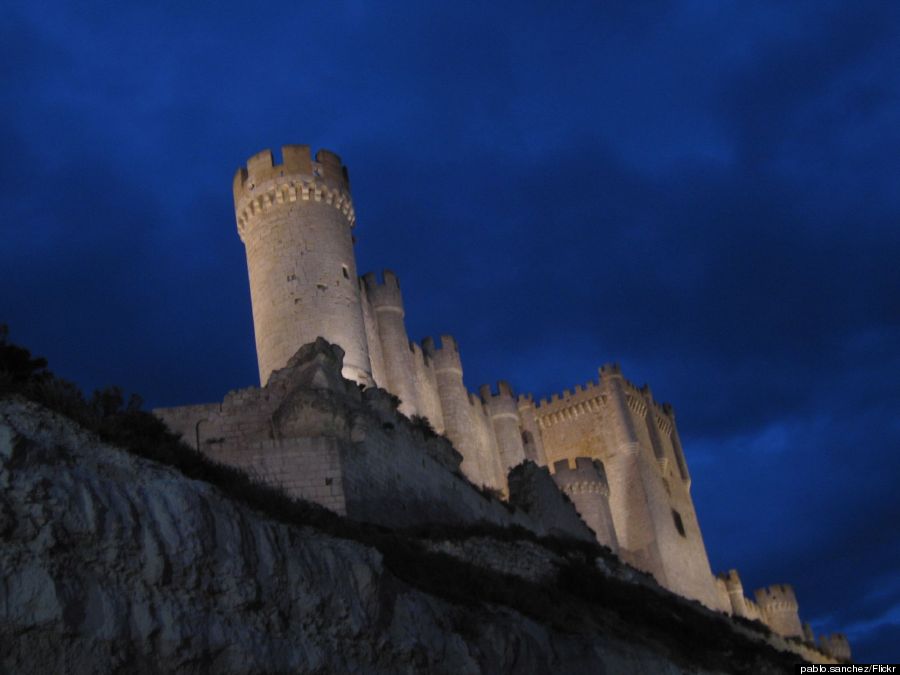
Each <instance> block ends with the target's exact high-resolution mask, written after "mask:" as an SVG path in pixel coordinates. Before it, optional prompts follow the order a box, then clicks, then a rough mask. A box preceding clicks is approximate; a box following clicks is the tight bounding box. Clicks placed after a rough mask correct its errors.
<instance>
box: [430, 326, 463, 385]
mask: <svg viewBox="0 0 900 675" xmlns="http://www.w3.org/2000/svg"><path fill="white" fill-rule="evenodd" d="M422 351H424V352H425V354H426V356H428V358H429V359H431V362H432V363H433V364H434V372H436V373H438V372H441V371H454V372H456V373H458V374H459V376H460V377H462V361H461V360H460V358H459V346H458V345H457V344H456V340H455V339H454V338H453V336H452V335H441V346H440V347H438V346H436V345H435V341H434V338H432V337H426V338H425V339H423V340H422Z"/></svg>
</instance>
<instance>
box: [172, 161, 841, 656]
mask: <svg viewBox="0 0 900 675" xmlns="http://www.w3.org/2000/svg"><path fill="white" fill-rule="evenodd" d="M282 155H283V161H282V163H281V164H277V163H275V162H274V161H273V158H272V154H271V152H269V151H264V152H262V153H259V154H257V155H255V156H254V157H252V158H251V159H250V160H249V161H248V163H247V166H246V168H242V169H239V170H238V172H237V174H236V175H235V181H234V200H235V217H236V220H237V223H238V231H239V233H240V236H241V239H242V241H243V242H244V244H245V246H246V249H247V262H248V270H249V275H250V288H251V297H252V302H253V319H254V328H255V332H256V341H257V353H258V358H259V369H260V381H261V382H263V383H268V384H267V386H266V387H264V388H263V389H252V390H241V391H238V392H233V393H232V394H229V396H228V397H226V399H225V400H224V401H223V402H222V404H217V405H212V406H189V407H185V408H181V409H169V410H164V411H161V412H160V415H161V416H162V417H163V418H164V419H165V420H166V421H167V422H168V423H169V424H170V426H172V428H174V429H176V430H178V431H180V432H181V433H182V434H183V435H184V437H185V438H186V439H187V440H190V441H192V442H193V443H195V444H196V445H197V446H198V448H200V449H201V450H202V451H203V452H205V453H207V454H209V455H210V456H213V457H216V458H219V459H221V460H222V461H224V462H227V463H229V464H234V465H238V466H242V467H245V468H247V469H249V470H252V471H254V472H256V473H258V474H259V475H260V476H261V477H262V478H263V479H264V480H267V481H270V482H274V483H277V484H279V485H282V486H284V487H285V488H286V489H288V490H289V491H290V492H291V493H292V494H296V495H297V496H301V497H303V498H305V499H311V500H313V501H317V502H319V503H321V504H324V505H326V506H328V507H329V508H333V509H334V510H335V511H338V512H340V513H345V514H347V515H351V516H359V515H361V514H365V517H366V518H369V519H373V520H374V521H375V522H383V523H390V524H395V525H396V524H406V523H412V522H421V521H422V520H423V519H426V520H427V519H429V518H431V519H435V520H444V521H446V520H453V519H457V520H459V521H461V522H462V521H466V522H471V521H472V520H478V519H483V520H488V521H490V522H497V523H502V524H509V523H510V522H512V521H511V520H510V517H509V515H508V514H505V515H504V513H503V511H504V509H503V507H502V506H498V504H499V503H492V502H490V500H485V498H484V497H483V496H482V495H481V494H479V493H478V492H477V491H475V492H473V491H472V489H471V485H470V482H471V483H472V484H475V485H480V486H486V487H488V488H491V489H493V490H495V491H497V492H499V493H500V494H502V495H504V496H509V497H511V498H515V497H516V495H522V494H526V493H528V490H525V491H524V492H523V488H522V484H521V480H522V477H521V476H522V475H521V474H517V479H516V480H517V481H518V482H517V484H516V486H515V490H513V489H512V487H511V486H510V484H509V483H508V474H509V472H510V470H513V469H515V468H516V467H519V466H521V465H522V463H523V462H525V461H526V460H528V461H530V462H534V463H535V464H536V465H537V466H538V467H551V466H552V467H554V468H555V475H554V479H555V480H556V483H557V485H558V487H559V488H560V489H561V490H562V491H563V492H564V493H565V494H566V495H568V497H569V499H571V501H572V503H574V507H575V508H576V509H577V510H578V511H579V513H580V514H581V516H582V519H583V520H584V521H585V522H587V524H588V525H589V526H590V527H591V528H592V529H593V531H594V532H595V535H596V537H597V539H598V540H599V541H600V542H601V543H604V544H605V545H607V546H610V547H611V548H613V550H616V551H618V553H619V555H620V556H621V557H622V558H623V559H624V560H625V561H627V562H629V563H630V564H632V565H634V566H635V567H638V568H640V569H642V570H645V571H647V572H649V573H651V574H652V575H653V576H654V577H655V578H656V579H657V580H658V581H659V583H661V584H662V585H664V586H666V587H667V588H669V589H670V590H672V591H674V592H676V593H679V594H681V595H684V596H686V597H690V598H694V599H697V600H699V601H700V602H702V603H704V604H705V605H707V606H709V607H711V608H714V609H721V610H723V611H727V612H729V613H734V614H736V615H738V616H743V617H745V618H750V619H760V620H762V621H765V622H766V623H768V624H769V625H771V626H772V627H773V629H774V630H776V631H777V632H779V633H780V634H783V635H794V634H796V633H797V630H798V626H799V619H797V620H796V621H794V619H795V618H796V611H795V610H790V609H789V608H788V609H785V608H786V607H787V604H789V603H788V601H787V599H786V598H785V597H782V595H784V594H783V593H782V594H781V595H779V594H777V593H776V594H775V595H776V596H777V597H774V596H771V594H769V595H766V594H764V595H763V596H759V597H758V600H757V602H753V601H752V600H750V599H748V598H745V597H744V596H743V590H742V589H740V591H739V593H737V594H736V593H735V589H734V583H733V579H728V578H718V579H717V578H715V577H714V576H713V575H712V572H711V570H710V566H709V560H708V556H707V553H706V549H705V546H704V543H703V537H702V533H701V531H700V526H699V521H698V518H697V514H696V509H695V508H694V504H693V500H692V499H691V495H690V487H691V479H690V474H689V471H688V467H687V462H686V460H685V457H684V452H683V449H682V446H681V441H680V439H679V436H678V431H677V428H676V425H675V415H674V411H673V410H672V408H671V406H669V405H668V404H662V405H661V404H659V403H657V402H656V401H655V400H654V398H653V395H652V393H651V391H650V389H649V387H646V386H645V387H643V388H638V387H636V386H634V385H633V384H631V383H630V382H628V380H626V379H625V378H624V377H623V376H622V373H621V371H620V370H619V368H618V367H617V366H604V367H603V368H601V370H600V378H599V380H598V381H590V382H588V383H586V384H585V385H584V386H576V387H575V388H574V391H571V392H570V391H568V390H567V391H565V392H563V394H562V395H557V394H554V395H553V396H552V397H551V398H550V400H546V399H541V400H540V402H538V403H537V404H535V402H534V399H533V397H532V396H531V395H529V394H524V395H520V396H518V398H516V397H515V396H514V393H513V391H512V388H511V387H510V386H509V385H508V384H507V383H505V382H501V383H499V384H498V387H497V389H496V392H495V391H494V390H492V389H491V387H489V386H486V385H485V386H482V387H481V388H480V389H479V394H480V395H476V394H474V393H470V392H469V390H468V389H467V387H466V385H465V383H464V380H463V366H462V359H461V357H460V350H459V346H458V345H457V343H456V340H455V339H453V337H451V336H449V335H443V336H441V340H440V344H439V345H438V344H436V343H435V341H434V340H433V339H431V338H425V339H424V340H423V341H422V343H421V346H420V345H418V344H416V343H414V342H411V341H410V340H409V336H408V334H407V330H406V324H405V309H404V303H403V295H402V292H401V288H400V281H399V279H398V277H397V275H396V274H394V273H393V272H391V271H389V270H386V271H384V272H383V273H382V275H381V277H380V278H379V277H378V276H376V275H375V274H372V273H370V274H366V275H365V276H363V277H358V276H357V270H356V262H355V256H354V254H353V239H352V237H351V235H350V229H351V228H352V227H353V225H354V224H355V212H354V208H353V204H352V200H351V197H350V184H349V178H348V176H347V171H346V169H345V168H344V167H343V165H342V164H341V161H340V158H339V157H338V156H337V155H335V154H334V153H330V152H328V151H320V152H318V153H317V154H316V159H315V161H313V159H312V157H311V154H310V151H309V148H308V147H307V146H285V147H284V148H283V149H282ZM320 336H322V337H324V338H326V339H327V340H329V341H331V342H334V343H337V344H339V345H340V346H341V347H342V348H343V350H344V351H345V352H346V357H345V359H344V365H343V375H344V376H345V377H347V378H348V379H350V380H354V381H355V382H358V383H360V384H361V385H364V386H365V387H368V389H366V391H365V392H362V393H360V392H359V391H358V390H355V393H353V392H351V393H350V394H348V395H350V396H351V398H352V396H361V397H363V398H364V399H366V406H369V407H371V406H372V405H374V407H375V409H380V408H379V406H380V407H381V408H384V406H387V408H385V412H384V417H383V419H381V421H380V422H379V423H378V424H374V426H373V423H372V422H371V415H369V416H368V417H367V414H355V413H354V414H350V413H347V412H346V411H344V412H343V413H341V414H338V413H336V412H335V410H337V409H336V408H334V406H331V407H329V406H324V407H323V406H322V404H321V401H319V402H318V403H317V404H316V405H312V404H310V403H309V401H306V403H305V404H301V403H303V402H302V401H299V402H298V401H294V404H293V407H290V406H289V408H290V410H291V414H290V415H288V414H287V413H286V412H285V411H284V409H283V406H284V405H286V403H285V401H287V400H288V398H289V396H288V393H289V392H286V391H285V390H284V387H286V386H290V387H292V389H291V392H293V393H290V396H292V397H294V398H295V399H296V398H297V397H298V396H300V395H299V394H297V393H296V391H298V390H297V387H296V382H294V379H296V377H298V376H297V375H296V373H295V375H292V376H291V377H290V378H289V377H288V376H287V375H285V374H284V372H285V371H290V372H295V371H297V372H299V371H298V368H299V365H298V362H297V361H296V359H297V357H296V356H294V352H295V350H297V349H298V347H300V346H301V345H304V344H307V343H313V342H314V341H315V340H316V338H318V337H320ZM301 351H302V350H301ZM292 363H293V366H291V367H290V368H286V369H285V365H286V364H287V365H289V366H290V365H291V364H292ZM320 365H321V364H320ZM304 368H308V366H304ZM282 369H284V370H282ZM300 370H303V368H300ZM320 370H321V369H320ZM273 373H274V375H273ZM270 376H271V379H270ZM304 377H305V376H304ZM318 377H319V378H320V379H322V378H324V380H325V381H327V382H328V383H329V385H328V387H325V389H328V390H329V391H332V392H339V391H342V390H341V387H342V386H343V385H342V384H340V383H339V382H337V381H335V380H334V378H333V377H331V376H327V375H324V374H322V372H319V375H318ZM291 378H294V379H291ZM301 379H302V377H301ZM307 379H308V378H307ZM289 380H290V382H289ZM286 383H288V384H286ZM320 384H321V383H320ZM372 385H376V386H377V387H380V388H382V389H383V390H386V391H387V392H389V393H390V394H391V395H393V396H394V397H396V400H397V401H398V405H399V410H398V411H393V410H392V409H391V410H388V408H390V405H389V404H388V403H385V401H389V402H390V397H388V399H385V400H382V401H381V402H379V401H378V400H376V399H377V398H378V396H379V394H375V393H372V392H377V391H379V390H378V389H375V388H373V386H372ZM313 388H314V389H315V387H313ZM318 390H319V391H321V390H322V387H321V386H319V387H318ZM307 396H308V395H307ZM286 397H287V398H286ZM373 397H374V398H373ZM300 398H301V399H302V398H303V397H302V396H300ZM370 399H371V400H370ZM360 400H362V399H360ZM366 406H363V407H366ZM338 408H340V407H338ZM316 411H318V412H316ZM323 411H324V412H323ZM357 412H358V411H357ZM397 413H399V414H397ZM417 417H422V418H425V420H427V421H428V422H429V423H430V425H431V427H432V428H433V429H434V431H436V432H437V433H438V434H443V435H444V436H446V438H447V439H449V441H450V443H452V448H455V450H452V452H453V454H454V456H455V457H456V458H457V464H456V465H454V464H453V462H452V461H451V462H449V463H448V462H447V457H448V456H449V455H448V454H447V451H446V449H445V450H435V448H437V447H438V446H440V443H439V442H437V441H434V440H428V439H427V438H426V437H423V436H422V435H421V433H420V434H419V435H416V434H412V435H411V434H410V432H409V429H410V428H411V427H410V426H409V419H410V418H412V419H415V418H417ZM365 420H369V421H368V422H365ZM288 421H290V424H289V425H288V426H290V427H291V428H290V430H289V431H287V432H286V431H285V429H284V428H282V427H283V426H284V425H285V424H287V423H288ZM379 425H381V426H379ZM418 426H419V427H421V424H419V425H418ZM415 427H416V425H413V427H412V428H415ZM363 441H364V442H363ZM441 442H442V443H445V441H441ZM435 443H437V445H435ZM447 447H448V448H449V445H448V446H447ZM429 448H430V449H429ZM456 453H458V454H456ZM545 470H546V469H545ZM459 474H461V475H459ZM588 474H590V476H589V475H588ZM525 475H528V476H532V475H533V476H536V475H537V474H535V473H533V472H530V473H529V472H527V471H526V472H525ZM463 476H464V477H465V478H463ZM466 479H468V480H466ZM542 489H543V488H542ZM528 494H530V493H528ZM542 494H544V496H545V497H546V489H544V492H543V493H542ZM473 495H474V496H473ZM538 501H540V502H541V503H546V504H553V503H554V501H553V499H545V498H543V497H542V498H541V500H538ZM535 503H537V502H535ZM498 508H499V510H498ZM535 508H538V507H535ZM543 508H544V507H540V508H538V511H541V509H543ZM520 516H521V514H520V515H519V516H515V518H519V517H520ZM515 518H513V520H514V519H515ZM563 520H564V521H565V517H564V518H563ZM529 527H531V528H532V529H540V528H541V525H540V524H535V523H531V524H530V525H529ZM735 574H736V573H735ZM729 584H730V585H729ZM738 595H739V596H740V601H738V600H737V599H736V598H737V596H738ZM770 596H771V597H770ZM791 612H793V614H792V613H791ZM838 648H839V647H838Z"/></svg>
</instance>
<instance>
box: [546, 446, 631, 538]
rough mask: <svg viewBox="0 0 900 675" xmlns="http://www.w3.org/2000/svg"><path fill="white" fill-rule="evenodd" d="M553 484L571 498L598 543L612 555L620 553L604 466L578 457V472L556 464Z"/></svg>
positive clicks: (576, 464)
mask: <svg viewBox="0 0 900 675" xmlns="http://www.w3.org/2000/svg"><path fill="white" fill-rule="evenodd" d="M553 480H554V481H556V485H557V487H559V489H560V490H561V491H562V492H564V493H565V494H566V495H568V496H569V499H571V500H572V503H573V504H574V505H575V509H576V510H577V511H578V514H579V515H580V516H581V519H582V520H584V522H585V523H586V524H587V526H588V527H590V528H591V529H592V530H593V531H594V534H595V535H596V536H597V541H598V542H600V543H601V544H603V545H604V546H608V547H609V548H610V549H611V550H612V551H613V552H616V551H618V550H619V541H618V538H617V537H616V528H615V526H614V525H613V519H612V514H611V513H610V510H609V483H608V482H607V480H606V471H605V469H604V468H603V462H601V461H600V460H599V459H592V458H590V457H576V458H575V468H574V469H573V468H572V467H570V466H569V460H567V459H561V460H559V461H558V462H554V463H553Z"/></svg>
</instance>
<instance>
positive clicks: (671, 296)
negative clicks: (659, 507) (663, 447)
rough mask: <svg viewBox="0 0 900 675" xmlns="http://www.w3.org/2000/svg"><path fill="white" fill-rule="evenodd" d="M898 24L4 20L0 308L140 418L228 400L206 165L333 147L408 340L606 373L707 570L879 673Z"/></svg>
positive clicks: (890, 469) (231, 287)
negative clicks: (672, 418)
mask: <svg viewBox="0 0 900 675" xmlns="http://www.w3.org/2000/svg"><path fill="white" fill-rule="evenodd" d="M898 38H900V10H898V8H897V6H895V5H893V4H891V3H883V2H854V3H850V2H801V3H792V4H791V5H783V4H781V3H768V2H764V3H756V4H754V5H753V6H752V7H750V6H748V5H734V4H727V3H718V4H715V5H710V6H708V7H704V8H702V9H701V8H698V6H697V5H695V4H693V3H684V2H657V3H632V2H621V3H600V5H599V6H598V3H580V2H575V3H568V4H567V5H566V6H565V7H564V8H561V7H560V6H559V4H558V3H557V4H552V3H540V2H536V3H529V4H528V6H522V5H521V3H516V4H514V5H513V4H504V3H478V4H476V3H455V4H454V5H453V6H450V5H447V6H444V7H435V6H433V5H432V4H429V3H406V2H404V3H394V4H389V5H386V6H385V5H382V6H375V5H372V4H370V3H363V2H361V1H355V2H354V1H349V0H348V1H347V2H335V3H328V4H327V5H321V6H317V5H310V6H303V7H302V8H299V7H298V8H297V9H285V8H282V9H281V10H280V11H279V12H277V13H275V12H268V11H266V12H263V11H257V12H253V11H248V8H247V7H246V6H245V5H238V4H235V3H229V2H225V3H219V4H217V5H216V6H215V7H213V6H211V5H204V4H203V3H174V2H172V3H170V2H164V3H156V4H155V5H153V6H152V7H150V6H144V5H140V4H137V3H118V4H116V5H115V7H113V6H111V5H108V4H106V3H81V4H77V5H66V4H65V3H50V4H43V5H35V4H33V3H30V4H25V3H18V4H14V6H12V7H11V8H9V10H8V11H7V12H6V13H5V15H4V21H3V22H2V23H0V58H2V60H3V63H4V64H5V68H4V74H3V83H2V87H0V147H2V149H3V151H4V156H5V157H6V158H7V161H5V162H4V163H2V164H0V192H2V199H3V204H4V218H3V219H2V221H0V234H2V238H3V239H2V241H3V246H2V247H0V267H2V269H3V271H4V282H5V283H4V290H3V292H2V294H0V318H2V319H3V320H6V321H8V322H9V323H10V324H11V328H12V332H13V336H14V338H16V339H18V340H20V341H21V342H23V343H25V344H27V345H28V346H30V347H31V348H33V349H34V350H35V351H38V352H40V353H42V354H45V355H47V356H48V357H50V359H51V363H52V364H53V366H54V368H55V369H56V370H57V371H58V372H60V373H62V374H64V375H67V376H69V377H72V378H74V379H76V380H78V381H79V382H80V383H81V384H82V385H84V386H86V387H94V386H102V385H105V384H109V383H112V382H116V383H119V384H121V385H123V386H125V387H126V388H129V389H134V390H137V391H140V392H141V393H142V394H144V396H145V397H146V398H147V399H148V401H149V402H150V403H151V404H153V405H161V404H179V403H188V402H196V401H206V400H216V399H218V398H221V396H222V395H223V393H224V392H225V391H226V390H228V389H230V388H234V387H237V386H245V385H248V384H252V383H253V382H254V381H255V378H256V366H255V359H254V352H253V338H252V323H251V318H250V309H249V293H248V289H247V283H246V269H245V263H244V259H243V251H242V248H241V245H240V242H239V241H238V239H237V235H236V233H235V225H234V220H233V214H232V213H231V204H230V198H231V196H230V182H231V176H232V172H233V170H234V169H235V168H236V167H237V166H238V165H239V164H240V163H241V162H243V161H244V160H245V159H246V157H248V156H250V155H251V154H253V153H255V152H256V151H257V150H259V149H261V148H263V147H267V146H269V147H273V146H277V145H279V144H281V143H289V142H301V143H303V142H306V143H311V144H314V145H316V146H318V147H329V148H334V149H335V150H337V151H338V152H340V153H341V154H342V155H343V157H344V158H345V160H346V162H347V163H348V165H349V167H350V171H351V175H352V179H353V186H354V199H355V202H356V205H357V212H358V215H359V226H358V229H357V232H356V234H357V237H358V240H359V244H358V248H357V252H358V257H359V261H360V267H361V268H362V269H372V268H381V267H390V268H393V269H395V270H396V271H397V272H398V273H399V274H400V276H401V279H402V282H403V288H404V293H405V298H406V302H407V318H408V323H409V328H410V333H411V335H412V336H413V337H417V338H418V337H422V336H424V335H428V334H439V333H446V332H450V333H453V334H455V335H456V336H457V337H458V339H459V341H460V343H461V345H462V350H463V356H464V363H465V367H466V378H467V381H468V383H469V385H470V386H473V387H474V386H475V385H477V384H480V383H481V382H487V381H492V380H496V379H498V378H505V379H510V380H511V381H512V382H513V384H514V385H515V386H516V387H517V388H518V389H520V390H524V391H533V392H534V393H535V394H536V395H538V396H541V395H547V394H549V393H551V392H553V391H559V390H561V389H563V388H565V387H570V386H572V385H574V384H575V383H579V382H584V381H586V380H588V379H591V378H592V377H596V370H595V369H596V367H597V366H598V365H600V363H602V362H604V361H610V360H616V361H620V362H621V363H622V364H623V366H624V368H625V370H626V373H627V374H628V375H629V377H630V378H631V379H633V380H635V381H637V382H639V383H640V382H643V381H649V382H650V383H651V384H652V385H653V390H654V393H655V394H656V396H657V398H659V399H661V400H671V401H672V402H673V403H674V404H675V405H676V408H677V409H678V411H679V427H680V429H681V433H682V437H683V440H684V443H685V446H686V448H687V451H688V454H689V461H690V463H691V468H692V473H693V475H694V494H695V499H696V502H697V506H698V510H699V514H700V519H701V523H702V524H703V527H704V531H705V534H706V539H707V544H708V547H709V552H710V557H711V560H712V563H713V565H714V567H716V568H717V569H721V568H726V567H731V566H737V567H739V568H740V569H741V572H742V574H743V576H744V578H745V581H746V585H747V587H748V588H753V587H756V586H760V585H764V584H768V583H773V582H782V581H789V582H792V583H794V584H795V586H796V587H797V591H798V595H799V596H800V600H801V603H802V608H803V612H804V614H805V615H806V617H807V618H809V619H810V620H812V621H813V624H814V626H815V628H816V629H817V630H820V631H821V630H829V631H831V630H836V629H840V628H841V627H846V628H847V629H848V630H849V631H850V633H851V638H852V639H853V641H854V648H855V653H856V655H857V657H858V658H859V660H861V661H879V660H880V661H890V660H896V659H891V658H890V656H892V654H891V649H892V647H891V646H890V643H889V639H890V635H891V634H892V631H893V634H896V629H897V624H898V623H900V618H898V613H900V609H898V608H900V582H898V577H897V574H896V570H895V569H894V567H895V565H893V566H892V562H893V561H896V560H897V559H898V558H900V556H898V550H897V544H896V542H897V541H900V537H898V536H897V535H898V534H900V533H898V532H897V528H896V513H897V512H898V506H900V500H898V499H897V498H896V497H895V494H896V492H895V488H894V485H893V481H894V480H895V477H896V476H897V475H900V464H898V459H897V458H898V457H900V425H898V423H897V421H896V420H897V415H896V410H897V409H898V408H900V388H898V385H897V382H898V377H900V351H898V348H897V345H898V344H900V265H897V264H896V261H897V260H898V259H900V230H898V228H897V222H898V216H900V197H898V195H900V192H898V191H897V189H896V185H897V180H898V177H900V160H898V158H900V131H898V126H897V124H896V120H897V118H898V113H900V91H898V89H900V87H898V78H897V75H896V72H895V71H896V67H895V66H894V64H896V63H897V62H898V61H900V53H898V52H900V40H898ZM894 653H896V652H894Z"/></svg>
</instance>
